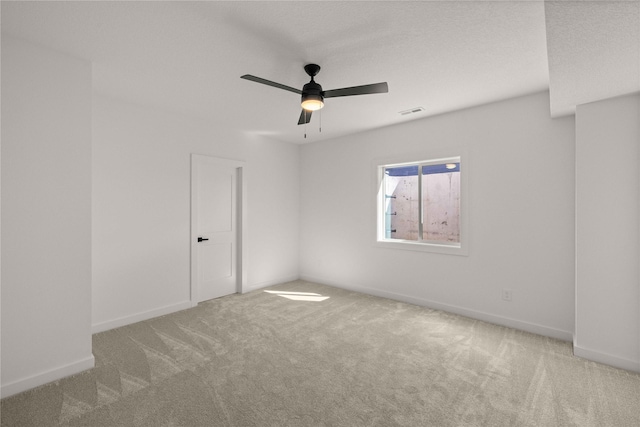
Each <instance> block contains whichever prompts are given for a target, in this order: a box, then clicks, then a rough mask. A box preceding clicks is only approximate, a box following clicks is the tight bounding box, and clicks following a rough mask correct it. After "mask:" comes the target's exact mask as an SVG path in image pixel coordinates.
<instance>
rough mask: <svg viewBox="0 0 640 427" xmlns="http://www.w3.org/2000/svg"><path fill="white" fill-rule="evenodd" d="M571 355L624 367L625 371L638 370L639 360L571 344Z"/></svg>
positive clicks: (639, 370) (639, 369)
mask: <svg viewBox="0 0 640 427" xmlns="http://www.w3.org/2000/svg"><path fill="white" fill-rule="evenodd" d="M573 355H574V356H577V357H580V358H582V359H587V360H591V361H593V362H598V363H603V364H605V365H609V366H613V367H614V368H621V369H626V370H627V371H634V372H640V362H639V361H633V360H629V359H624V358H622V357H618V356H613V355H611V354H607V353H602V352H600V351H594V350H589V349H587V348H583V347H580V346H578V345H576V344H575V342H574V344H573Z"/></svg>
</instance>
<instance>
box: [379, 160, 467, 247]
mask: <svg viewBox="0 0 640 427" xmlns="http://www.w3.org/2000/svg"><path fill="white" fill-rule="evenodd" d="M377 168H378V178H379V180H378V183H379V187H378V203H377V206H378V212H377V216H378V235H377V242H378V243H382V244H383V246H387V247H389V246H391V247H397V248H400V249H416V250H426V251H431V252H440V253H453V254H460V255H465V254H466V248H465V247H463V246H464V245H463V237H464V236H463V232H464V222H465V221H464V218H465V216H464V215H463V213H464V211H463V209H464V208H465V206H464V204H463V203H462V200H463V199H462V195H463V187H464V186H463V181H462V178H463V175H462V172H461V157H460V156H456V157H445V158H439V159H431V160H424V161H419V162H407V163H390V164H382V165H380V164H378V165H377ZM390 244H391V245H390Z"/></svg>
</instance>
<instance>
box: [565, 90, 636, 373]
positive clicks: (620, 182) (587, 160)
mask: <svg viewBox="0 0 640 427" xmlns="http://www.w3.org/2000/svg"><path fill="white" fill-rule="evenodd" d="M639 143H640V96H639V95H635V96H625V97H620V98H613V99H608V100H603V101H598V102H593V103H590V104H585V105H580V106H578V107H577V110H576V165H577V166H576V186H577V189H576V334H575V340H574V352H575V354H576V355H579V356H583V357H586V358H589V359H592V360H596V361H599V362H603V363H608V364H611V365H614V366H618V367H622V368H626V369H632V370H636V371H640V290H639V286H640V270H639V267H638V265H639V262H640V247H639V244H640V232H639V230H638V226H639V225H640V224H639V218H640V207H639V205H638V204H639V203H640V163H639V160H640V157H639V155H640V151H639V147H638V144H639Z"/></svg>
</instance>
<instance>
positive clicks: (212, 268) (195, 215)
mask: <svg viewBox="0 0 640 427" xmlns="http://www.w3.org/2000/svg"><path fill="white" fill-rule="evenodd" d="M241 172H242V163H241V162H238V161H234V160H226V159H218V158H215V157H209V156H201V155H196V154H194V155H192V158H191V292H192V297H191V300H192V303H194V304H196V303H198V302H201V301H205V300H209V299H212V298H218V297H221V296H224V295H229V294H232V293H236V292H238V291H239V286H238V283H239V281H238V279H239V277H238V276H239V274H238V273H239V269H238V265H239V262H238V255H240V252H239V251H238V235H239V229H240V228H239V221H238V217H239V213H240V212H241V209H242V204H241V201H242V197H239V192H240V189H241V186H239V182H238V181H239V180H240V179H241V178H242V173H241Z"/></svg>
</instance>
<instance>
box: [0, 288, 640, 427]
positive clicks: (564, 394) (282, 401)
mask: <svg viewBox="0 0 640 427" xmlns="http://www.w3.org/2000/svg"><path fill="white" fill-rule="evenodd" d="M268 290H269V291H275V293H273V292H265V290H259V291H254V292H251V293H248V294H245V295H232V296H228V297H224V298H219V299H216V300H212V301H208V302H205V303H203V304H200V305H199V306H198V307H195V308H193V309H190V310H185V311H182V312H179V313H175V314H171V315H168V316H164V317H160V318H157V319H152V320H149V321H145V322H140V323H137V324H134V325H130V326H126V327H123V328H119V329H115V330H111V331H107V332H103V333H100V334H96V335H94V337H93V349H94V355H95V357H96V367H95V368H94V369H92V370H90V371H88V372H86V373H83V374H80V375H76V376H74V377H71V378H67V379H64V380H61V381H58V382H56V383H52V384H48V385H45V386H43V387H40V388H38V389H35V390H32V391H29V392H26V393H22V394H20V395H16V396H13V397H10V398H7V399H4V400H2V402H1V410H2V413H1V417H2V418H1V419H2V423H1V425H2V426H38V427H42V426H48V425H65V426H66V425H69V426H91V427H94V426H154V427H157V426H346V427H355V426H438V427H441V426H536V427H537V426H598V427H602V426H616V427H624V426H630V427H631V426H639V425H640V374H636V373H631V372H628V371H624V370H619V369H615V368H611V367H608V366H605V365H600V364H597V363H594V362H588V361H585V360H582V359H578V358H576V357H574V356H573V355H572V353H571V345H570V344H569V343H566V342H562V341H557V340H553V339H550V338H545V337H541V336H537V335H533V334H529V333H525V332H520V331H516V330H513V329H508V328H504V327H500V326H495V325H490V324H487V323H484V322H480V321H475V320H472V319H468V318H464V317H460V316H457V315H453V314H448V313H443V312H441V311H436V310H430V309H426V308H423V307H418V306H413V305H410V304H404V303H399V302H396V301H391V300H387V299H383V298H377V297H372V296H367V295H362V294H358V293H354V292H349V291H345V290H341V289H336V288H332V287H328V286H321V285H317V284H312V283H308V282H303V281H296V282H291V283H285V284H282V285H278V286H274V287H271V288H268ZM280 291H286V292H293V294H286V293H279V292H280ZM300 293H315V294H319V295H315V296H314V295H298V294H300ZM321 297H329V298H327V299H324V298H321ZM291 298H295V299H291ZM300 298H302V299H300Z"/></svg>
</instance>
